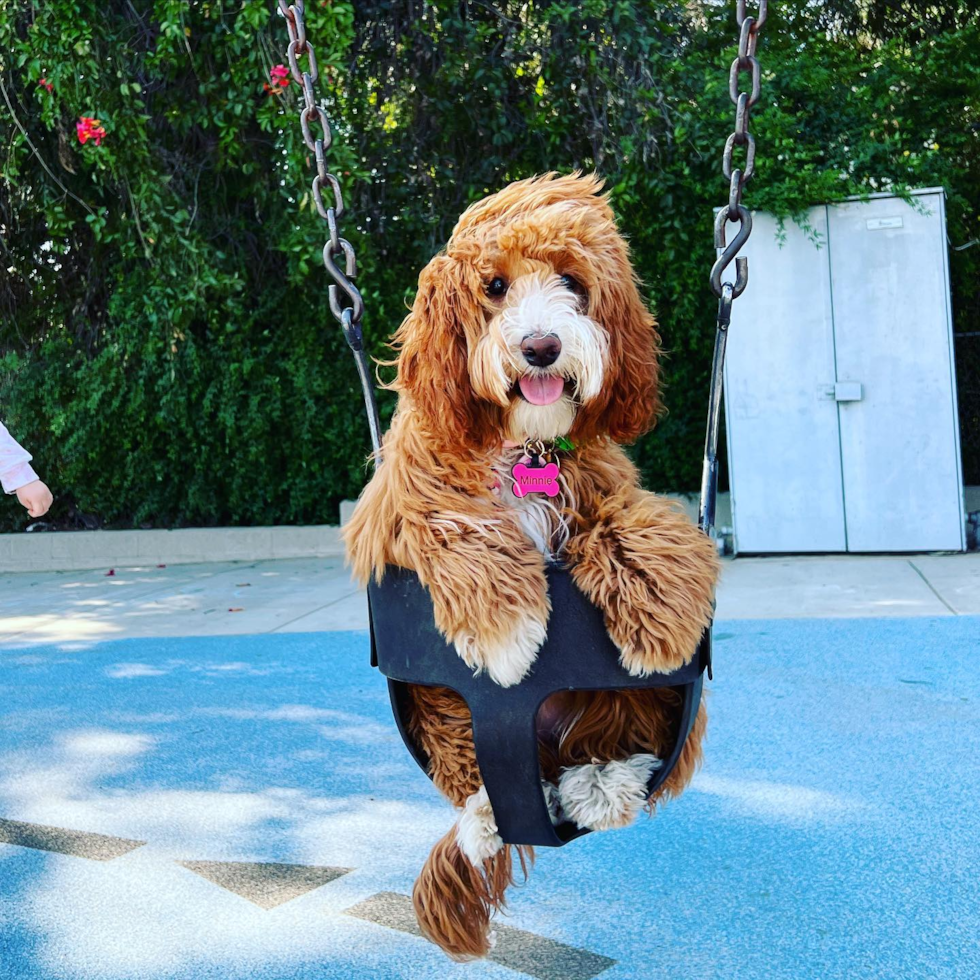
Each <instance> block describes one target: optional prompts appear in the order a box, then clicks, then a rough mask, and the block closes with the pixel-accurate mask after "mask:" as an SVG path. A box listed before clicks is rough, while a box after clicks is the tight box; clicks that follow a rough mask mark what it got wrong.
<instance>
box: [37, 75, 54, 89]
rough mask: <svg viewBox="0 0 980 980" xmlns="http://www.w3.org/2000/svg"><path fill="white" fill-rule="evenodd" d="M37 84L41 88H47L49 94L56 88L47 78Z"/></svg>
mask: <svg viewBox="0 0 980 980" xmlns="http://www.w3.org/2000/svg"><path fill="white" fill-rule="evenodd" d="M37 84H38V85H39V86H40V87H41V88H46V89H47V90H48V91H49V92H51V91H53V90H54V86H53V85H52V84H51V83H50V82H49V81H48V80H47V79H46V78H42V79H41V80H40V81H39V82H38V83H37Z"/></svg>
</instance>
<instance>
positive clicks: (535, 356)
mask: <svg viewBox="0 0 980 980" xmlns="http://www.w3.org/2000/svg"><path fill="white" fill-rule="evenodd" d="M521 353H522V354H523V355H524V359H525V360H526V361H527V363H528V364H533V365H534V366H535V367H547V366H548V365H549V364H554V363H555V361H557V360H558V355H559V354H560V353H561V341H560V340H559V339H558V338H557V337H556V336H555V335H554V334H548V336H547V337H525V338H524V339H523V340H522V341H521Z"/></svg>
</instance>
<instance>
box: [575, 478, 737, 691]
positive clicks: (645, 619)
mask: <svg viewBox="0 0 980 980" xmlns="http://www.w3.org/2000/svg"><path fill="white" fill-rule="evenodd" d="M568 556H569V559H570V560H571V562H572V576H573V577H574V579H575V581H576V583H577V584H578V586H579V588H581V589H582V590H583V591H584V592H585V594H586V595H587V596H588V597H589V599H590V600H591V601H592V602H593V603H594V604H595V605H597V606H598V607H599V608H600V609H601V610H602V611H603V614H604V617H605V622H606V629H607V630H608V631H609V635H610V637H611V638H612V640H613V642H614V643H615V644H616V645H617V646H618V647H619V650H620V662H621V663H622V664H623V666H624V667H625V668H626V669H627V670H628V671H629V672H630V673H631V674H633V675H634V676H637V677H644V676H646V675H648V674H652V673H657V672H668V671H671V670H674V669H676V668H677V667H680V666H682V665H683V664H685V663H687V662H688V661H689V660H690V659H691V657H692V656H693V655H694V651H695V649H696V648H697V644H698V640H699V639H700V637H701V634H702V632H703V631H704V629H705V627H706V626H707V625H708V624H709V623H710V621H711V614H712V606H711V601H712V595H713V593H714V584H715V579H716V578H717V575H718V557H717V555H716V553H715V549H714V546H713V544H712V542H711V541H710V540H709V539H708V538H707V536H706V535H704V534H703V533H702V532H701V531H700V530H698V528H697V527H695V526H694V525H693V524H692V523H691V522H690V521H689V520H688V519H687V517H686V516H685V515H684V514H683V513H681V512H680V511H679V510H678V509H676V508H675V507H674V506H673V505H671V504H670V503H669V502H668V501H667V500H664V499H663V498H661V497H656V496H654V495H653V494H651V493H646V492H644V491H642V490H636V489H635V488H631V487H630V488H624V489H623V490H621V491H619V492H617V493H614V494H612V495H611V496H609V497H608V498H606V499H605V500H603V501H602V502H601V504H600V505H599V506H598V507H597V509H596V512H595V522H594V525H593V526H592V527H591V528H590V529H589V530H587V531H583V532H581V533H579V534H577V535H575V536H574V537H573V538H572V540H571V541H570V542H569V545H568Z"/></svg>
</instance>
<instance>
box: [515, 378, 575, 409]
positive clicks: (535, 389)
mask: <svg viewBox="0 0 980 980" xmlns="http://www.w3.org/2000/svg"><path fill="white" fill-rule="evenodd" d="M565 384H566V382H565V379H564V378H562V377H560V376H558V375H541V374H526V375H524V377H523V378H521V379H520V380H519V381H518V382H517V390H518V391H519V392H520V395H521V397H522V398H523V399H524V400H525V401H527V402H530V403H531V404H532V405H553V404H554V403H555V402H556V401H558V399H559V398H561V396H562V395H563V394H564V393H565Z"/></svg>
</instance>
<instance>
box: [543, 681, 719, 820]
mask: <svg viewBox="0 0 980 980" xmlns="http://www.w3.org/2000/svg"><path fill="white" fill-rule="evenodd" d="M680 709H681V696H680V694H679V693H678V692H677V691H675V690H673V689H672V688H650V689H646V690H638V691H637V690H633V691H592V692H588V691H578V692H575V693H574V694H573V695H572V696H571V699H570V700H569V703H568V705H567V714H566V717H567V718H568V727H567V728H566V729H565V730H563V731H561V732H560V739H559V742H558V754H557V759H556V764H557V767H558V769H557V770H552V771H560V773H561V776H560V779H559V780H558V782H559V794H560V797H561V805H562V812H563V814H564V816H565V817H566V818H567V819H569V820H574V821H575V822H576V823H578V824H579V826H584V827H590V828H591V829H593V830H602V829H607V828H609V827H618V826H624V825H625V824H628V823H630V822H631V821H632V819H633V818H634V817H635V815H636V814H637V813H638V812H639V810H640V809H642V808H643V807H644V806H646V807H647V808H649V809H650V810H651V811H652V810H653V808H654V806H655V805H656V804H657V803H658V802H660V801H665V800H667V799H670V798H671V797H673V796H677V795H679V794H680V793H681V792H682V791H683V790H684V788H685V786H687V784H688V783H689V782H690V780H691V777H692V776H693V775H694V773H695V771H696V770H697V768H698V766H699V765H700V764H701V743H702V740H703V739H704V732H705V727H706V724H707V715H706V712H705V706H704V703H703V702H702V704H701V707H700V710H699V711H698V716H697V718H696V719H695V722H694V726H693V727H692V729H691V734H690V735H689V736H688V738H687V740H686V741H685V743H684V747H683V749H682V750H681V755H680V759H679V760H678V762H677V765H676V766H675V767H674V769H673V771H672V772H671V773H670V775H669V776H668V777H667V779H666V780H665V781H664V783H663V784H662V785H661V786H660V787H659V788H658V789H657V790H656V792H655V793H654V795H653V796H652V797H650V798H647V793H646V787H647V786H648V785H649V780H650V776H651V775H652V774H653V773H654V772H655V771H656V770H657V769H658V768H659V767H660V760H661V759H665V758H667V756H669V755H670V753H671V751H672V749H673V747H674V740H675V739H676V737H677V732H676V722H677V718H678V717H679V713H680ZM610 760H612V761H610Z"/></svg>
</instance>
